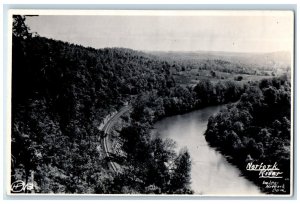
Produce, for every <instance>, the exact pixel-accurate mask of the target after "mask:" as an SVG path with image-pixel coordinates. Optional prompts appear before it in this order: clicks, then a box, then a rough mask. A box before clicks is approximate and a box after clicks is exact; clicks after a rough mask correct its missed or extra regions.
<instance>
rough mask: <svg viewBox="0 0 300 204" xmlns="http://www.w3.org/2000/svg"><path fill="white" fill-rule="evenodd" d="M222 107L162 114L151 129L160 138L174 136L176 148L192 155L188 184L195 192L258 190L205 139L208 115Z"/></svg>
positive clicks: (233, 192) (253, 192)
mask: <svg viewBox="0 0 300 204" xmlns="http://www.w3.org/2000/svg"><path fill="white" fill-rule="evenodd" d="M222 107H223V106H214V107H208V108H205V109H202V110H198V111H194V112H191V113H188V114H184V115H177V116H173V117H169V118H166V119H164V120H162V121H159V122H157V123H156V124H155V128H156V130H155V131H157V132H158V133H159V134H160V135H161V136H162V137H164V138H171V139H173V140H175V141H176V143H177V148H176V150H177V151H179V150H180V149H181V148H183V147H187V148H188V150H189V152H190V154H191V158H192V171H191V178H192V184H191V186H192V189H193V190H194V191H195V193H196V194H197V193H198V194H205V195H208V194H218V195H220V194H221V195H227V194H234V195H238V194H246V195H249V194H260V191H259V189H258V187H256V186H255V185H254V184H253V183H251V182H249V181H248V180H247V179H245V178H244V177H241V176H240V171H239V170H238V169H237V168H236V167H234V166H232V165H231V164H230V163H228V162H227V161H226V159H225V158H224V157H223V156H222V155H221V154H220V153H218V152H216V151H215V150H214V149H212V148H210V147H209V146H208V144H207V142H206V140H205V137H204V132H205V130H206V127H207V121H208V118H209V117H210V116H211V115H213V114H216V113H217V112H219V111H220V109H221V108H222Z"/></svg>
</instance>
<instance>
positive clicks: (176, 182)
mask: <svg viewBox="0 0 300 204" xmlns="http://www.w3.org/2000/svg"><path fill="white" fill-rule="evenodd" d="M174 163H175V169H174V172H173V174H172V176H171V181H170V190H171V191H170V192H171V193H172V192H173V193H180V194H181V193H191V190H190V183H191V173H190V172H191V165H192V161H191V156H190V154H189V152H188V150H187V149H183V150H181V152H180V153H179V155H178V157H177V159H176V160H175V162H174Z"/></svg>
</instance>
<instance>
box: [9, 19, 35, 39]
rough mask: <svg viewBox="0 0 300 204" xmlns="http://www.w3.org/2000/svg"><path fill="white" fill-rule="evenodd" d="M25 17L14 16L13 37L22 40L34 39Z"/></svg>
mask: <svg viewBox="0 0 300 204" xmlns="http://www.w3.org/2000/svg"><path fill="white" fill-rule="evenodd" d="M25 20H26V18H25V16H21V15H13V29H12V31H13V36H14V37H17V38H22V39H28V38H31V37H32V34H31V33H30V32H29V30H30V29H29V28H28V27H27V25H26V24H25Z"/></svg>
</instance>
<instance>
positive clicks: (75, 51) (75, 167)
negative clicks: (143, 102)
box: [12, 16, 174, 193]
mask: <svg viewBox="0 0 300 204" xmlns="http://www.w3.org/2000/svg"><path fill="white" fill-rule="evenodd" d="M12 51H13V53H12V54H13V55H12V58H13V62H12V75H13V76H12V181H14V180H18V179H21V180H24V181H25V180H26V181H27V180H28V179H30V175H31V172H32V171H34V179H35V182H36V185H37V186H39V188H40V192H66V193H75V192H77V193H83V192H85V193H87V192H95V189H99V188H98V187H97V186H98V185H100V184H101V183H102V182H103V181H104V180H105V178H106V177H109V176H111V175H110V174H108V173H107V172H109V171H107V166H106V161H105V160H104V159H103V158H102V159H101V155H99V152H98V151H97V146H98V145H99V136H100V133H99V131H98V129H97V126H99V124H100V122H101V120H102V118H103V117H104V116H105V115H106V114H108V113H110V112H111V111H112V110H115V109H117V108H118V107H120V106H122V105H123V102H125V101H130V100H131V96H134V95H137V94H139V93H142V92H146V91H149V90H156V89H162V88H165V87H171V86H174V81H173V80H172V77H171V76H170V74H169V72H168V70H169V66H170V65H169V64H168V63H166V62H162V61H158V60H156V61H155V60H153V59H150V58H146V57H144V56H143V54H139V53H138V52H135V51H133V50H129V49H117V48H116V49H102V50H95V49H93V48H84V47H82V46H78V45H73V44H69V43H64V42H60V41H56V40H51V39H46V38H43V37H39V36H32V34H31V33H30V32H29V30H28V28H27V27H26V25H25V18H24V17H21V16H15V17H14V30H13V50H12ZM99 158H100V159H99ZM101 186H102V187H101V188H102V189H103V188H104V189H105V185H103V184H101ZM38 191H39V190H38ZM103 191H104V190H103Z"/></svg>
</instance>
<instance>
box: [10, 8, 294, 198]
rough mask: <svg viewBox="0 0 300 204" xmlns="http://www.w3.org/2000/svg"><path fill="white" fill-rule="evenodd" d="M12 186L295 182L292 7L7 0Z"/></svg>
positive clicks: (107, 191)
mask: <svg viewBox="0 0 300 204" xmlns="http://www.w3.org/2000/svg"><path fill="white" fill-rule="evenodd" d="M9 26H10V30H9V31H10V33H9V40H10V42H9V46H10V47H9V48H10V51H11V52H10V53H9V55H10V58H11V59H10V61H11V64H10V70H11V102H10V104H11V121H10V134H9V135H8V136H7V137H8V141H9V145H10V151H9V158H7V159H8V163H9V171H10V172H9V174H10V178H9V179H8V182H7V193H8V194H9V195H20V194H23V195H27V194H28V195H29V194H30V195H31V194H38V195H45V194H46V195H50V194H51V195H53V194H55V195H56V194H59V195H60V194H66V195H76V194H83V195H119V194H121V195H157V196H160V195H185V196H189V195H191V196H192V195H197V196H267V197H268V196H274V195H280V196H291V195H293V184H294V175H293V174H294V172H293V168H294V165H293V156H294V146H293V137H294V135H293V128H294V127H293V103H294V100H293V94H294V87H293V83H294V12H293V11H291V10H122V11H121V10H102V11H100V10H98V11H97V10H44V11H43V10H34V9H33V10H17V9H15V10H10V12H9Z"/></svg>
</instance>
